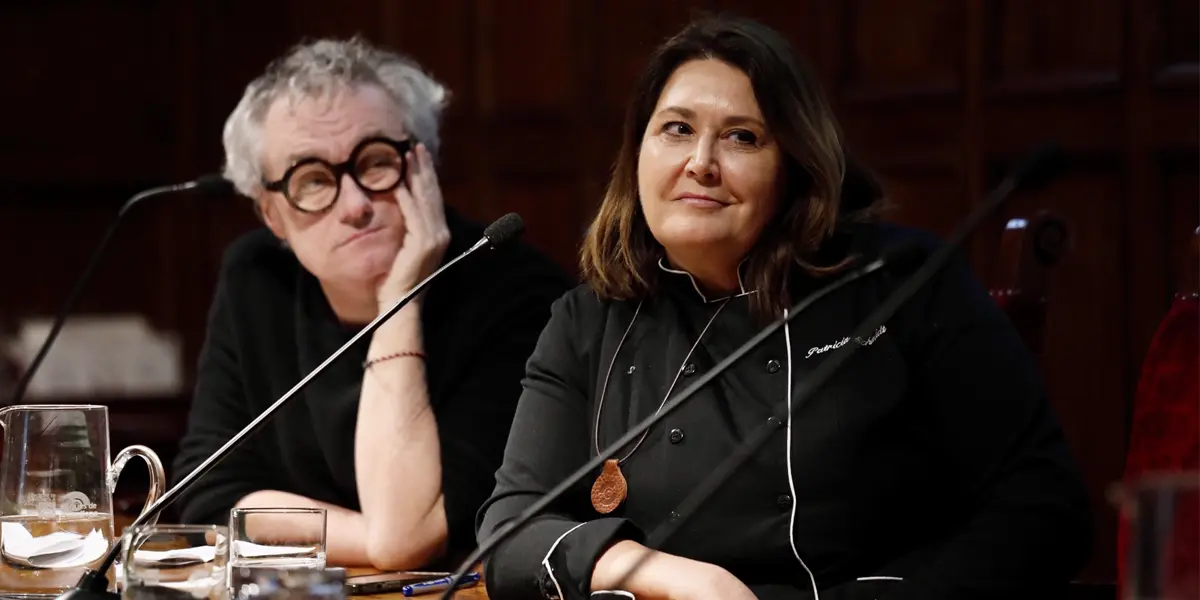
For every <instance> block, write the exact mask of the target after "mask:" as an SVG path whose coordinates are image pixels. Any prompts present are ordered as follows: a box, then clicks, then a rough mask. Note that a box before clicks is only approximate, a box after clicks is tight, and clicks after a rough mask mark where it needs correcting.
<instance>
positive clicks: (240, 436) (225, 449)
mask: <svg viewBox="0 0 1200 600" xmlns="http://www.w3.org/2000/svg"><path fill="white" fill-rule="evenodd" d="M501 222H503V224H502V225H501ZM493 227H498V229H496V230H495V231H493ZM522 229H523V224H522V222H521V217H520V216H518V215H517V214H516V213H509V214H507V215H505V216H504V217H502V218H501V219H499V220H498V221H496V222H495V223H493V224H492V226H489V227H488V228H487V230H485V231H493V233H494V234H495V235H493V236H492V237H490V238H489V237H488V236H486V235H485V236H484V237H482V238H480V240H479V241H478V242H476V243H475V244H474V245H473V246H471V247H470V248H468V249H467V250H466V251H464V252H463V253H462V254H459V255H458V256H456V257H454V258H453V259H451V260H449V261H447V262H446V263H445V264H443V265H442V266H441V267H439V268H438V269H437V270H436V271H434V272H433V273H431V274H430V275H429V276H428V277H426V278H425V279H423V280H421V282H420V283H418V284H417V285H415V286H413V288H412V289H410V290H409V291H408V292H407V293H406V294H404V296H403V297H402V298H400V300H398V301H396V303H395V304H393V305H392V306H391V307H390V308H388V309H387V310H386V311H384V312H382V313H380V314H379V316H377V317H375V319H374V320H373V321H371V322H370V323H369V324H367V325H366V326H365V327H363V328H362V330H361V331H359V332H358V333H356V334H355V335H354V337H352V338H350V340H349V341H347V342H346V343H345V344H342V346H341V347H340V348H338V349H337V350H336V351H334V352H333V354H330V355H329V357H328V358H326V359H325V360H324V361H323V362H322V363H321V364H320V365H318V366H317V368H315V369H313V370H312V371H310V372H309V373H308V375H305V376H304V378H303V379H301V380H300V381H299V382H298V383H296V385H295V386H293V387H292V388H291V389H290V390H288V391H287V392H286V393H285V394H284V395H282V396H280V397H279V399H278V400H276V401H275V402H274V403H273V404H271V405H270V406H268V407H267V409H266V410H264V411H263V412H262V413H261V414H259V415H258V416H257V417H255V418H254V420H253V421H250V423H248V424H247V425H246V426H245V427H244V428H242V430H241V431H239V432H237V433H236V434H235V435H234V436H233V437H232V438H230V439H229V441H228V442H225V444H224V445H222V446H221V447H220V448H218V449H217V451H216V452H213V453H212V454H211V455H209V457H208V458H206V459H204V462H202V463H200V464H199V465H198V466H196V468H195V469H192V471H191V472H190V473H188V474H187V475H186V476H184V478H183V479H181V480H179V482H178V483H176V484H175V485H174V486H173V487H172V488H171V489H169V490H167V491H166V492H165V493H164V494H163V495H162V496H161V497H159V499H158V500H157V501H155V502H154V503H153V504H151V505H150V506H147V507H146V509H145V510H144V511H142V514H141V515H139V516H138V518H137V519H134V521H133V522H132V523H130V525H129V527H131V528H132V527H137V526H139V525H143V524H145V523H146V522H148V521H151V520H153V519H155V518H157V517H158V515H159V514H160V513H162V511H163V509H164V508H166V507H167V506H168V505H169V504H170V503H171V502H173V501H174V500H175V499H176V498H178V497H179V495H180V494H182V493H184V492H186V491H187V490H188V489H190V488H191V487H192V485H194V484H195V483H196V481H197V480H198V479H199V478H201V477H203V476H204V475H205V474H206V473H208V472H209V471H211V470H212V468H213V467H215V466H216V465H217V463H219V462H221V460H223V459H224V458H225V457H227V456H229V454H230V453H231V452H233V450H235V449H236V448H237V447H238V446H240V445H241V444H242V442H244V441H245V440H246V438H248V437H250V436H251V435H253V434H254V433H255V432H257V431H258V430H259V429H262V427H263V426H264V425H266V424H267V421H269V420H270V419H271V417H272V416H273V415H274V414H275V413H276V412H277V411H278V410H279V409H280V408H282V407H283V405H285V404H287V403H288V401H289V400H291V399H292V398H294V397H295V396H296V394H298V393H299V392H300V391H301V390H303V389H304V388H305V387H307V386H308V384H309V382H311V381H312V380H313V379H314V378H316V376H317V375H320V374H321V372H323V371H324V370H325V369H326V368H327V367H328V366H329V365H331V364H333V363H334V362H335V361H337V360H338V359H339V358H340V357H341V356H342V355H343V354H345V353H346V351H347V350H349V349H350V348H351V347H352V346H354V344H356V343H358V342H359V341H360V340H362V339H363V338H365V337H367V336H369V335H371V334H372V333H373V332H374V331H375V330H376V329H378V328H379V326H380V325H382V324H383V323H384V321H387V320H388V319H389V318H391V317H392V315H395V314H396V313H397V312H399V311H400V309H401V308H404V306H405V305H407V304H408V303H409V302H410V301H412V299H413V298H415V297H417V295H419V294H420V293H421V291H423V290H424V289H425V288H426V287H427V286H428V285H429V283H430V282H432V281H433V280H434V279H435V278H437V276H438V275H440V274H441V273H442V272H443V271H445V270H446V269H449V268H450V267H452V266H454V265H455V264H457V263H458V262H459V261H460V260H462V259H464V258H466V257H467V256H470V255H471V254H473V253H474V252H475V251H477V250H479V249H481V248H485V247H487V248H496V247H498V246H500V245H501V244H503V243H505V242H508V241H510V240H512V239H514V238H516V237H517V236H518V235H520V233H521V231H522ZM120 548H121V546H120V544H113V546H112V547H111V548H109V550H108V554H105V555H104V560H103V561H101V563H100V564H99V565H98V566H97V567H96V568H94V569H89V570H88V571H87V572H85V573H84V574H83V577H81V578H80V580H79V583H77V584H76V586H75V588H73V589H71V590H69V591H67V592H66V593H65V594H63V595H62V596H59V599H58V600H68V599H70V600H112V599H113V598H115V596H113V595H111V594H108V592H107V591H105V590H106V589H107V587H108V577H107V576H106V575H105V573H106V572H107V571H108V569H109V568H110V567H112V564H113V562H114V561H116V559H117V555H118V554H119V553H120Z"/></svg>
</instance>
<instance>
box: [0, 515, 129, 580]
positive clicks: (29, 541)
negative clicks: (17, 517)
mask: <svg viewBox="0 0 1200 600" xmlns="http://www.w3.org/2000/svg"><path fill="white" fill-rule="evenodd" d="M0 540H3V542H2V543H3V544H4V554H5V555H6V556H7V557H8V558H9V559H11V560H13V561H15V562H17V563H18V564H21V565H24V566H26V567H32V568H35V569H63V568H71V567H82V566H84V565H87V564H89V563H91V562H94V561H96V560H99V559H100V557H102V556H104V553H105V552H108V543H109V542H108V539H107V538H105V537H104V534H103V533H101V532H100V530H99V529H93V530H92V531H91V533H89V534H88V535H87V536H86V537H85V536H82V535H79V534H78V533H71V532H69V531H56V532H54V533H51V534H50V535H43V536H40V537H33V536H32V535H30V533H29V531H27V530H26V529H25V527H24V526H22V525H20V524H19V523H0Z"/></svg>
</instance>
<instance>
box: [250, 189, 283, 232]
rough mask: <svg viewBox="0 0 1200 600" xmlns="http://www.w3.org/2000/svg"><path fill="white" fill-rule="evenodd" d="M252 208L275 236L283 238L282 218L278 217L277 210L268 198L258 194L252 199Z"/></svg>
mask: <svg viewBox="0 0 1200 600" xmlns="http://www.w3.org/2000/svg"><path fill="white" fill-rule="evenodd" d="M254 210H255V212H257V213H258V215H259V216H260V217H262V221H263V223H264V224H265V225H266V226H267V228H268V229H270V230H271V233H273V234H275V237H277V238H279V239H281V240H285V241H286V239H287V237H286V236H285V235H284V227H283V220H282V219H281V218H280V215H279V210H278V209H277V208H276V206H275V204H274V203H273V202H271V199H270V198H264V197H262V196H259V197H258V198H255V199H254Z"/></svg>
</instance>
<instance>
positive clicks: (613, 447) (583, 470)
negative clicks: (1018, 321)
mask: <svg viewBox="0 0 1200 600" xmlns="http://www.w3.org/2000/svg"><path fill="white" fill-rule="evenodd" d="M1064 164H1065V159H1064V156H1063V153H1062V150H1061V149H1059V148H1058V147H1057V146H1055V145H1053V144H1044V145H1042V146H1039V147H1037V148H1036V149H1035V150H1034V151H1032V152H1030V153H1029V154H1027V155H1026V156H1025V157H1024V158H1023V159H1022V160H1021V162H1020V163H1018V165H1017V166H1016V167H1015V168H1013V169H1012V170H1011V171H1010V173H1009V175H1008V176H1006V177H1005V178H1004V180H1002V181H1001V182H1000V184H999V185H998V186H997V187H996V188H995V189H993V190H992V191H991V192H990V193H989V194H988V195H987V197H986V198H985V200H984V202H983V203H982V204H980V205H979V206H978V207H977V208H976V209H975V210H974V211H973V212H971V214H969V215H968V216H967V218H966V219H965V220H964V221H963V223H962V224H961V225H960V226H959V227H958V229H957V230H956V231H955V232H954V233H953V234H952V235H951V236H950V237H949V238H948V239H947V242H946V243H944V244H943V245H942V246H941V247H940V248H938V250H937V251H936V252H935V253H933V255H932V256H930V257H929V258H928V259H927V260H925V261H924V263H923V264H922V265H921V266H920V267H919V268H918V269H917V271H916V272H915V273H913V275H912V276H911V277H910V278H909V279H908V280H906V281H905V282H904V283H903V284H902V285H901V286H900V287H899V288H897V289H896V290H895V291H894V292H893V293H892V295H891V296H889V297H888V298H887V300H886V301H885V302H884V303H883V304H882V305H880V306H879V307H878V308H877V309H876V310H875V311H874V312H872V313H871V314H870V315H868V317H867V318H866V319H865V320H864V321H863V322H862V323H861V324H860V325H859V327H858V328H857V329H856V330H855V332H854V334H853V335H854V336H857V337H865V336H869V335H870V334H871V333H872V332H874V331H876V330H877V329H878V328H879V326H880V325H882V324H884V322H885V321H887V320H888V319H889V318H891V316H892V314H893V313H895V312H896V310H897V309H899V307H900V306H901V305H903V304H904V303H905V302H906V301H907V300H908V299H909V298H911V297H912V295H913V294H915V293H916V292H917V291H918V290H919V289H920V288H921V286H923V285H924V284H925V283H926V282H928V280H929V279H930V278H931V277H932V276H933V275H934V274H935V273H936V272H937V271H938V270H939V269H940V268H941V267H942V266H944V265H945V264H946V263H947V262H948V261H949V259H950V257H951V256H952V254H953V253H954V252H955V251H956V250H957V248H958V247H959V246H960V245H962V242H963V240H965V239H966V238H967V236H968V235H969V234H970V233H971V232H972V231H974V230H975V228H976V227H978V226H979V224H980V223H982V222H983V220H984V219H985V218H986V217H987V216H988V215H990V214H991V213H992V212H993V211H994V210H996V209H997V208H998V207H999V206H1000V204H1001V203H1003V201H1004V200H1006V199H1007V198H1008V197H1009V196H1010V195H1012V193H1013V192H1015V191H1017V190H1018V189H1026V190H1029V189H1034V188H1036V187H1039V186H1041V185H1044V184H1045V183H1047V182H1049V181H1050V180H1051V179H1052V178H1053V177H1055V176H1057V174H1058V173H1059V171H1060V170H1061V169H1062V167H1063V166H1064ZM923 254H924V249H923V248H920V247H919V246H910V245H903V246H901V247H900V248H898V249H896V250H894V251H891V252H886V253H885V255H884V257H883V258H879V259H876V260H874V261H871V262H870V263H867V264H866V265H863V266H861V267H859V268H857V269H854V270H852V271H850V272H849V273H848V274H846V275H845V276H843V277H841V278H839V279H838V280H837V281H835V282H833V283H832V284H829V285H827V286H825V287H824V288H822V289H820V290H818V291H817V292H815V293H813V294H811V295H809V296H808V297H807V298H804V299H803V300H801V301H800V302H798V303H797V304H796V305H794V306H793V307H792V308H791V309H790V310H789V311H788V312H787V314H786V315H785V316H784V317H783V318H781V319H778V320H776V321H775V322H773V323H771V324H770V325H768V326H767V327H766V328H764V329H763V330H762V331H761V332H759V333H758V334H757V335H755V336H754V337H753V338H751V339H750V340H749V341H747V342H746V343H745V344H743V345H742V346H740V347H739V348H738V349H737V350H735V351H734V352H733V353H732V354H730V355H729V356H728V357H726V358H725V359H724V360H722V361H721V362H719V363H717V364H716V366H714V367H713V368H712V369H710V370H708V371H707V372H706V373H704V374H703V375H702V376H701V377H700V378H698V379H696V381H694V382H693V383H692V384H691V385H689V386H688V387H686V388H685V389H684V390H683V391H682V392H680V394H679V395H678V396H676V397H675V398H673V399H671V400H670V401H668V402H667V403H666V404H664V405H663V407H662V409H661V410H660V411H659V412H658V413H656V414H654V415H651V416H650V417H648V418H646V419H645V420H643V421H642V422H640V423H638V424H637V425H636V426H635V427H633V428H632V429H630V430H629V431H628V432H627V433H626V434H625V435H623V436H621V438H620V439H618V440H617V441H615V442H613V443H612V444H610V445H609V446H608V447H607V448H605V449H604V451H602V452H600V453H599V455H597V456H596V457H595V458H593V459H591V460H589V461H588V462H587V463H586V464H584V465H583V466H582V467H580V468H579V469H577V470H576V471H575V472H574V473H572V474H571V475H570V476H568V477H567V478H566V479H564V480H563V481H562V482H561V483H559V484H558V485H557V486H555V487H554V488H553V489H551V490H550V491H549V492H547V493H546V494H545V495H543V496H542V497H541V498H539V499H538V501H537V502H534V503H533V504H532V505H530V506H529V508H527V509H526V510H525V511H524V512H522V513H521V514H520V515H519V516H518V517H517V518H515V519H512V520H510V521H509V522H508V523H505V524H504V525H503V526H502V527H500V528H499V529H498V530H496V532H495V533H493V534H492V535H491V537H489V538H488V539H487V540H484V542H483V543H482V544H480V545H479V547H478V548H476V550H475V551H474V552H472V553H471V555H470V556H468V557H467V559H466V560H465V561H463V564H462V565H461V566H460V567H459V570H458V571H457V572H456V573H455V575H454V577H453V578H452V579H451V584H450V586H449V587H448V588H447V590H446V592H444V593H443V594H442V596H441V600H449V598H450V594H451V593H452V592H453V590H454V589H455V588H456V587H457V586H458V582H459V581H460V580H461V578H462V577H463V576H465V575H466V573H467V572H468V571H470V569H471V567H473V566H474V565H475V564H476V563H477V562H479V561H480V560H482V559H484V558H486V557H487V556H488V555H489V554H490V553H491V552H492V551H493V550H494V549H495V548H496V547H497V546H498V545H500V544H501V543H503V542H504V541H506V540H508V539H509V538H510V537H512V536H513V535H514V534H516V533H517V532H518V531H519V530H520V529H521V528H522V527H524V526H525V525H526V524H527V523H528V522H529V521H530V520H532V519H533V518H534V517H535V516H537V515H538V514H539V513H541V512H542V511H543V510H545V509H546V507H548V506H550V505H551V504H552V503H554V502H555V501H557V500H558V499H559V498H560V497H561V496H562V495H563V494H565V493H566V492H567V491H568V490H569V489H571V488H572V487H574V486H575V485H576V484H578V483H579V482H580V481H582V480H583V479H584V478H585V477H587V476H588V475H589V474H590V473H592V472H593V471H594V470H595V469H596V468H598V467H600V466H601V465H602V464H604V461H605V460H608V459H609V458H612V457H613V456H615V455H616V454H617V453H618V452H619V451H620V450H621V448H624V447H626V446H628V445H629V444H630V443H632V442H633V441H635V440H636V439H637V438H638V437H639V436H641V435H642V433H644V432H645V431H647V430H649V429H650V428H651V427H654V426H655V425H657V424H658V423H659V422H660V421H662V420H663V419H664V418H666V416H667V415H669V414H671V413H672V412H674V410H675V409H676V408H678V407H679V406H680V405H682V404H683V403H684V402H686V401H687V400H688V399H689V398H691V396H692V395H694V394H695V393H696V392H698V391H699V390H700V388H702V387H704V386H705V385H708V383H709V382H710V381H712V380H713V379H714V378H716V377H717V376H718V375H720V374H721V373H723V372H724V371H725V370H726V369H728V368H729V367H731V366H733V364H734V363H736V362H737V361H739V360H741V359H742V358H743V357H744V356H745V355H747V354H749V353H750V352H751V351H752V350H753V349H754V348H756V347H758V345H759V344H761V343H762V342H763V341H765V340H766V339H767V338H768V337H770V336H771V335H773V334H774V333H775V332H776V331H777V330H779V328H780V327H783V326H784V325H786V324H787V323H788V322H790V321H791V320H792V319H793V318H795V316H796V315H797V314H799V313H800V312H801V311H803V310H805V309H806V308H808V307H809V306H811V305H812V304H813V303H814V302H816V301H818V300H820V299H821V298H823V297H824V296H826V295H828V294H829V293H831V292H833V291H835V290H837V289H839V288H841V287H842V286H844V285H846V284H848V283H850V282H852V281H855V280H857V279H859V278H861V277H863V276H865V275H867V274H869V273H871V272H873V271H876V270H878V269H880V268H882V267H883V266H884V265H885V264H887V263H889V262H894V263H896V264H899V263H905V262H912V261H914V260H917V259H918V258H920V257H921V255H923ZM858 346H859V345H858V344H847V345H845V346H842V347H841V348H838V349H837V350H835V351H834V354H833V355H832V356H830V357H829V358H827V359H825V360H824V361H822V363H821V365H820V366H819V367H818V368H817V369H816V370H815V371H814V372H813V375H812V376H811V377H810V378H809V379H808V380H807V381H805V383H804V384H802V385H800V386H799V388H798V389H797V390H796V391H795V393H794V394H793V395H792V400H791V405H792V406H796V405H797V404H798V402H797V400H800V401H803V400H805V399H807V398H808V397H809V396H811V395H812V394H813V393H814V392H815V391H816V389H817V388H819V387H820V386H821V385H822V384H823V383H824V382H825V381H826V380H828V379H829V378H830V377H831V376H832V375H833V373H834V372H835V371H836V370H837V368H838V367H839V366H840V365H841V364H842V363H843V362H845V361H846V359H848V358H849V357H850V356H851V355H852V354H853V353H854V352H855V351H856V350H857V348H858ZM780 414H783V415H784V416H785V417H786V415H787V409H786V407H785V409H784V410H783V411H777V412H776V416H777V417H778V416H779V415H780ZM775 427H776V426H775V425H774V424H773V423H768V424H765V425H762V426H760V427H759V428H758V429H756V430H755V431H754V432H752V434H751V436H750V438H749V439H748V440H747V441H746V442H745V443H744V444H743V446H741V447H740V449H739V451H738V452H735V453H734V454H733V455H731V456H730V457H729V458H728V459H726V460H725V462H724V463H722V464H721V465H720V466H719V467H718V468H717V469H716V470H715V471H714V472H713V474H712V475H710V476H709V477H708V478H707V479H706V480H704V481H702V482H701V484H700V485H699V486H697V487H696V488H695V489H694V490H693V491H692V492H691V493H690V494H689V495H688V496H687V497H686V498H684V501H683V503H681V504H680V506H679V510H676V511H675V512H676V513H677V514H678V515H679V517H678V518H677V519H676V520H675V522H674V523H665V524H663V525H661V526H660V527H659V528H658V529H656V530H655V531H654V532H653V533H652V534H651V535H652V537H651V538H650V539H648V540H647V542H650V543H648V544H647V548H648V550H649V549H653V548H654V547H656V546H660V545H661V544H662V542H664V541H666V539H668V538H669V537H670V535H672V534H673V533H674V532H675V531H676V530H677V529H678V527H679V526H681V525H682V524H683V523H684V522H686V521H687V519H688V518H689V517H690V516H691V514H692V513H694V512H695V510H696V509H697V508H699V506H700V505H701V504H702V503H703V502H704V500H705V499H707V498H708V497H709V496H710V495H712V493H713V492H714V491H716V490H717V489H718V488H719V487H720V486H721V484H722V483H723V482H724V481H726V480H727V479H728V478H729V476H730V475H732V474H733V473H734V471H736V469H737V467H738V466H739V465H740V464H741V463H742V462H744V461H745V460H746V458H748V457H750V456H752V455H753V454H754V453H755V452H757V451H758V450H759V449H760V448H761V447H762V445H763V444H764V443H765V442H766V440H767V439H768V438H769V436H770V434H771V432H772V431H773V430H774V429H775ZM685 511H686V512H685ZM649 555H650V552H649V551H647V552H646V553H644V554H643V556H642V557H640V558H639V559H638V560H637V561H634V564H632V565H630V567H629V570H627V571H626V573H625V575H624V576H622V577H621V579H620V581H619V584H623V583H624V582H625V581H626V580H627V579H628V577H629V576H630V575H631V574H633V573H634V572H635V571H636V570H637V569H638V568H639V567H640V566H641V563H642V562H643V561H644V560H645V559H646V558H647V557H648V556H649ZM615 587H616V588H618V589H619V588H620V587H621V585H617V586H615Z"/></svg>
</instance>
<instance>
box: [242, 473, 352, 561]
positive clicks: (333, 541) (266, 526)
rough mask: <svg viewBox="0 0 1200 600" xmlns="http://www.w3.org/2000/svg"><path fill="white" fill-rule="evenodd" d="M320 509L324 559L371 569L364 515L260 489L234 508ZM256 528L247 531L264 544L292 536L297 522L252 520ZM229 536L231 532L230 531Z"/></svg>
mask: <svg viewBox="0 0 1200 600" xmlns="http://www.w3.org/2000/svg"><path fill="white" fill-rule="evenodd" d="M283 507H286V508H323V509H325V514H326V522H325V560H326V562H327V563H328V564H330V565H336V566H343V567H364V566H370V565H371V561H370V559H369V557H368V556H367V544H366V530H367V527H366V521H365V520H364V519H363V516H362V515H361V514H359V513H356V512H354V511H352V510H347V509H345V508H342V507H340V506H334V505H332V504H326V503H324V502H318V501H316V500H313V499H311V498H306V497H304V496H297V495H296V494H289V493H287V492H277V491H273V490H263V491H260V492H252V493H250V494H247V495H246V496H245V497H244V498H242V499H241V500H239V501H238V503H237V508H283ZM255 525H257V526H258V527H257V528H256V529H255V530H254V531H250V532H247V533H249V534H250V535H252V536H253V537H254V539H256V540H260V541H265V540H270V539H271V538H273V537H277V536H278V537H281V538H283V537H284V536H288V535H291V536H293V537H294V535H295V528H296V527H297V526H298V525H299V524H298V523H294V522H291V523H289V522H288V521H287V520H275V521H266V520H262V521H258V520H256V521H255ZM231 533H232V532H231Z"/></svg>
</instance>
